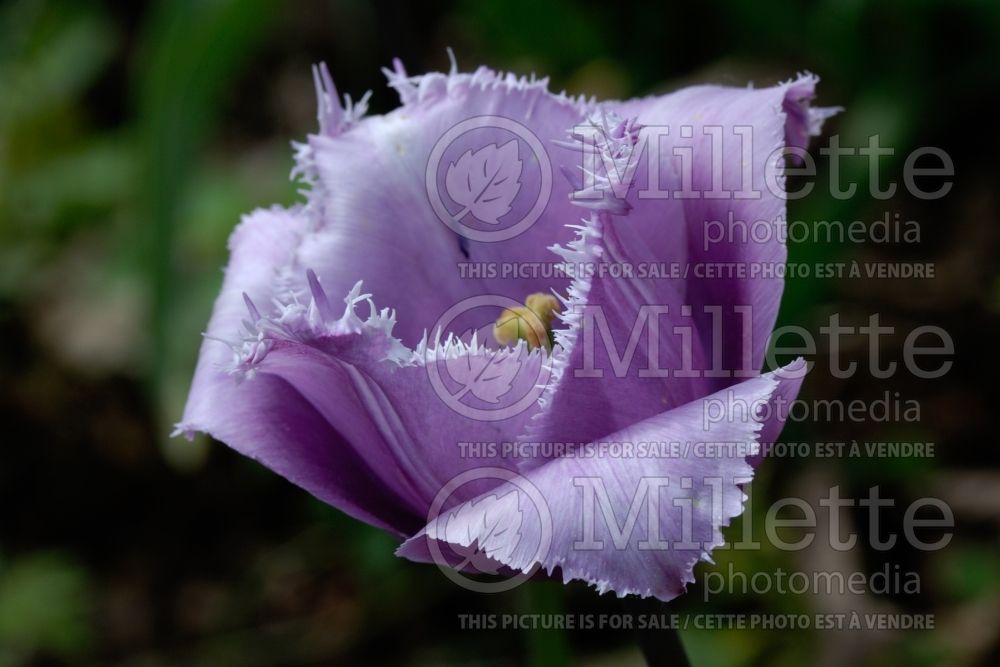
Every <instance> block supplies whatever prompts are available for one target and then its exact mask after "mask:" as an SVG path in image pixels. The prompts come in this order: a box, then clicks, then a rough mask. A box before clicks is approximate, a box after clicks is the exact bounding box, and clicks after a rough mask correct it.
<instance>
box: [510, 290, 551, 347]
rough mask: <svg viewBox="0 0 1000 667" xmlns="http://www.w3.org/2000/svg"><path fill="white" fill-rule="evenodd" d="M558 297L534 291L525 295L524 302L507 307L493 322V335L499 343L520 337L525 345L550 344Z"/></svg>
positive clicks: (547, 345)
mask: <svg viewBox="0 0 1000 667" xmlns="http://www.w3.org/2000/svg"><path fill="white" fill-rule="evenodd" d="M559 310H560V308H559V300H558V299H556V298H555V297H554V296H552V295H551V294H545V293H537V294H532V295H530V296H528V298H527V299H525V305H524V306H517V307H515V308H507V309H505V310H504V311H503V313H501V315H500V317H499V318H497V321H496V323H495V324H494V325H493V337H494V338H496V341H497V342H498V343H500V344H501V345H509V344H513V343H516V342H517V341H518V340H524V341H525V342H527V343H528V347H531V348H535V347H542V346H544V347H545V348H546V349H549V348H551V347H552V338H551V336H552V320H553V318H554V317H555V314H556V313H558V312H559Z"/></svg>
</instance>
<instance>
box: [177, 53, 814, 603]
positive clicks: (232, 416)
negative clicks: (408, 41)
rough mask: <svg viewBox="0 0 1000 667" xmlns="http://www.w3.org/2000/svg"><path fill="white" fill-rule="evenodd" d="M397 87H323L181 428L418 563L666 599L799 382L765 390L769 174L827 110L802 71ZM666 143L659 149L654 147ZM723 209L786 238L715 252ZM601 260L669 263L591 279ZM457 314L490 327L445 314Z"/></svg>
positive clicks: (243, 229)
mask: <svg viewBox="0 0 1000 667" xmlns="http://www.w3.org/2000/svg"><path fill="white" fill-rule="evenodd" d="M386 75H387V77H388V80H389V85H390V86H391V87H393V88H394V89H395V90H396V91H397V92H398V93H399V95H400V98H401V101H402V105H401V106H400V107H399V108H398V109H396V110H395V111H393V112H391V113H389V114H386V115H384V116H374V117H365V110H366V106H367V105H366V98H364V99H362V100H361V101H360V102H358V103H356V104H352V103H351V101H350V98H346V100H345V104H344V105H343V106H342V105H341V104H340V102H339V100H338V97H337V93H336V90H335V88H334V85H333V82H332V80H331V79H330V76H329V74H328V73H327V71H326V68H325V67H322V66H321V67H319V68H317V69H316V80H317V92H318V95H319V125H320V129H319V132H318V133H317V134H315V135H311V136H309V137H308V140H307V141H306V142H305V143H304V144H297V145H296V149H297V153H296V162H297V166H296V168H295V170H294V172H293V175H295V176H297V177H298V178H300V179H301V180H302V181H303V182H304V183H306V184H307V186H308V187H307V192H306V195H307V202H306V203H305V204H303V205H298V206H293V207H291V208H280V207H273V208H270V209H261V210H257V211H254V212H253V213H250V214H249V215H247V216H245V217H244V219H243V220H242V222H241V223H240V225H239V226H238V227H237V228H236V229H235V231H234V232H233V234H232V237H231V238H230V241H229V249H230V253H231V259H230V262H229V266H228V268H227V270H226V274H225V280H224V283H223V287H222V291H221V294H220V295H219V297H218V299H217V301H216V304H215V309H214V312H213V314H212V318H211V321H210V322H209V325H208V330H207V334H206V340H205V342H204V343H203V345H202V348H201V353H200V358H199V361H198V365H197V370H196V372H195V376H194V381H193V384H192V387H191V392H190V395H189V398H188V402H187V407H186V409H185V412H184V416H183V419H182V421H181V423H180V424H179V425H178V432H182V433H185V434H187V435H188V436H191V435H192V434H193V433H194V432H196V431H200V432H205V433H208V434H209V435H211V436H212V437H214V438H216V439H218V440H221V441H222V442H224V443H226V444H228V445H229V446H231V447H233V448H234V449H236V450H237V451H239V452H241V453H243V454H245V455H246V456H249V457H251V458H253V459H255V460H257V461H259V462H261V463H263V464H264V465H265V466H267V467H269V468H270V469H272V470H274V471H275V472H277V473H278V474H280V475H283V476H284V477H286V478H287V479H289V480H290V481H292V482H294V483H295V484H297V485H299V486H301V487H302V488H304V489H306V490H308V491H309V492H311V493H312V494H314V495H315V496H316V497H318V498H319V499H321V500H323V501H324V502H326V503H329V504H331V505H333V506H335V507H337V508H339V509H340V510H342V511H344V512H346V513H347V514H349V515H351V516H353V517H356V518H358V519H360V520H362V521H365V522H367V523H369V524H372V525H374V526H378V527H380V528H382V529H384V530H386V531H389V532H390V533H392V534H394V535H396V536H398V537H399V538H401V539H402V540H403V542H402V545H401V546H400V547H399V550H398V552H397V553H398V554H399V555H401V556H403V557H406V558H409V559H412V560H416V561H436V562H438V563H439V564H441V563H442V562H444V563H447V564H449V565H451V566H453V567H454V568H457V569H458V570H463V569H464V570H470V569H473V570H475V569H478V570H480V571H484V570H488V569H489V567H488V566H489V565H490V564H492V566H493V567H494V569H495V570H496V571H498V572H503V573H508V574H510V573H514V574H522V573H523V574H524V575H525V576H527V575H532V574H534V573H535V572H536V571H537V570H540V569H543V570H544V571H545V573H547V574H549V575H552V574H554V572H555V571H556V570H558V571H559V573H560V575H561V577H562V579H563V580H564V581H567V582H568V581H570V580H573V579H580V580H584V581H586V582H589V583H591V584H593V585H595V586H596V587H597V588H598V590H600V591H601V592H604V591H607V590H611V591H615V592H616V593H617V594H619V595H625V594H639V595H643V596H655V597H657V598H660V599H662V600H669V599H671V598H673V597H675V596H677V595H679V594H680V593H681V592H682V591H683V590H684V588H685V586H686V585H687V583H689V582H691V581H693V580H694V576H693V570H694V567H695V565H696V564H697V563H698V562H699V561H700V560H708V559H709V557H710V552H711V550H712V549H713V548H714V547H717V546H719V545H721V544H723V537H722V534H721V528H722V527H723V526H726V525H728V523H729V521H730V520H731V519H732V518H733V517H735V516H738V515H739V514H740V513H741V512H742V510H743V503H744V501H745V498H746V496H745V494H744V493H743V487H744V486H745V484H746V483H748V482H749V480H750V479H751V478H752V476H753V466H754V465H756V464H757V463H758V462H759V459H760V457H761V454H760V447H761V446H766V445H767V444H768V443H771V442H773V441H774V439H775V438H776V437H777V435H778V433H779V432H780V429H781V425H782V417H783V414H781V413H780V411H779V410H775V409H772V408H773V407H774V406H775V405H776V404H777V402H778V399H779V397H780V398H782V399H784V400H785V401H787V400H789V399H792V398H794V397H795V395H796V394H797V392H798V388H799V384H800V383H801V378H802V375H803V373H804V363H803V362H802V361H801V360H799V361H797V362H795V363H793V364H791V365H790V366H787V367H785V368H784V369H780V370H778V371H775V372H772V373H768V374H760V373H759V372H757V371H758V370H759V369H760V368H761V367H762V365H763V361H764V353H765V349H766V345H767V340H768V336H769V335H770V333H771V330H772V328H773V326H774V322H775V319H776V316H777V313H778V307H779V302H780V299H781V293H782V288H783V277H782V275H783V274H782V272H781V271H776V270H775V267H777V268H779V269H780V267H781V266H783V263H784V261H785V257H786V251H785V247H784V242H783V239H782V237H781V234H779V233H777V232H778V231H780V230H781V229H782V228H783V225H784V224H785V223H784V219H785V201H784V198H783V197H782V196H780V192H779V193H774V192H772V191H771V190H773V188H771V189H769V188H768V187H766V183H765V179H766V178H767V177H768V167H769V164H768V161H769V160H772V161H775V163H774V164H772V165H770V167H772V170H771V174H772V176H773V178H774V180H775V182H777V183H778V184H779V186H780V184H781V183H783V175H782V172H781V168H780V166H777V167H776V166H775V165H778V161H779V160H783V158H780V154H781V151H782V149H783V148H784V147H794V148H799V149H802V148H804V147H805V146H806V144H807V141H808V138H809V136H810V135H815V134H817V133H818V132H819V129H820V126H821V124H822V121H823V119H824V118H825V117H826V116H828V115H830V113H831V112H830V111H829V110H821V109H815V108H810V101H811V100H812V98H813V96H814V87H815V84H816V79H815V77H811V76H803V77H800V78H798V79H796V80H794V81H790V82H788V83H784V84H782V85H779V86H775V87H772V88H765V89H753V88H728V87H718V86H696V87H691V88H686V89H683V90H680V91H678V92H675V93H672V94H669V95H664V96H660V97H648V98H643V99H635V100H630V101H627V102H607V103H599V102H596V101H594V100H587V99H573V98H568V97H567V96H565V95H564V94H560V95H554V94H551V93H550V92H549V91H548V88H547V81H545V80H535V79H534V77H532V78H531V79H523V78H517V77H514V76H512V75H503V74H499V73H496V72H493V71H491V70H489V69H486V68H480V69H478V70H476V71H475V72H473V73H458V72H457V71H456V69H455V68H454V67H453V68H452V71H451V72H450V73H448V74H441V73H430V74H425V75H423V76H409V75H407V74H406V72H405V71H404V69H403V67H402V65H400V64H399V63H398V61H397V62H396V64H395V69H394V70H392V71H388V70H387V71H386ZM483 118H485V119H487V120H486V121H483V122H480V121H479V120H476V119H483ZM496 119H501V120H503V122H499V121H497V120H496ZM469 123H471V124H469ZM466 126H467V127H469V128H470V129H469V131H460V130H454V128H464V127H466ZM713 127H714V128H721V129H719V130H718V132H719V133H720V136H722V137H723V138H724V140H723V141H722V143H721V145H716V144H713V143H712V142H713V139H714V138H715V136H714V135H713V134H712V132H713V131H714V130H711V129H710V128H713ZM588 128H590V129H592V130H594V131H593V132H588V131H587V129H588ZM652 128H661V129H662V128H667V130H666V131H664V132H661V133H660V134H659V135H658V136H657V137H656V141H655V142H648V141H647V142H644V141H643V139H644V137H648V136H650V135H649V134H644V133H650V132H652V131H653V130H652ZM738 128H745V129H746V128H749V129H747V132H749V133H752V139H751V140H750V141H749V142H747V143H741V142H742V141H743V135H739V134H738V133H737V134H734V129H738ZM449 132H451V134H449ZM445 137H451V140H450V143H449V142H443V138H445ZM588 146H590V147H591V148H592V149H593V150H592V152H591V153H590V156H591V157H593V158H595V159H594V160H592V161H590V162H587V161H586V159H584V157H585V156H586V154H587V153H586V150H587V147H588ZM640 150H641V152H642V155H639V153H640ZM651 150H655V151H656V153H655V157H654V158H653V159H652V160H649V159H646V156H648V151H651ZM622 173H625V174H626V176H627V177H628V178H629V179H630V181H631V182H632V186H631V187H624V188H617V189H616V187H615V186H616V185H621V181H622ZM747 179H749V180H747ZM654 181H655V182H654ZM639 183H645V188H646V190H647V191H648V190H649V189H650V188H651V187H652V188H653V189H654V190H657V191H660V190H662V191H669V192H670V193H671V196H669V197H661V196H646V195H644V194H643V192H641V188H640V187H639V186H638V185H636V184H639ZM627 185H628V184H626V186H627ZM717 190H721V191H728V192H730V193H736V194H735V195H732V196H715V195H716V194H717V193H715V192H714V191H717ZM750 191H755V192H757V193H758V194H757V196H740V195H741V194H743V195H746V193H747V192H750ZM675 192H681V193H682V194H681V195H679V196H673V193H675ZM683 192H687V196H684V195H683ZM647 194H648V193H647ZM539 202H541V203H539ZM442 212H443V213H444V216H443V219H442ZM732 220H738V221H746V222H747V223H750V222H754V221H764V222H765V223H766V228H767V229H768V230H770V231H772V232H775V233H773V234H770V235H767V238H766V239H764V240H760V239H757V238H754V239H743V238H740V239H726V240H725V241H722V242H713V243H712V244H706V243H705V242H704V239H705V225H706V223H707V222H708V221H732ZM510 221H514V222H515V223H517V224H515V225H513V226H512V225H510V224H508V223H509V222H510ZM518 221H520V222H518ZM525 221H527V222H525ZM505 224H506V225H507V226H504V225H505ZM518 225H520V226H518ZM515 227H517V228H516V229H515ZM491 235H492V236H491ZM501 236H503V238H501ZM557 264H558V265H559V266H560V267H561V271H547V270H545V268H546V267H551V266H554V265H557ZM610 265H614V266H616V267H624V266H630V267H643V266H644V267H671V266H672V267H680V268H679V269H678V271H679V273H676V274H671V275H644V274H642V273H635V272H633V273H632V274H620V273H616V272H614V271H602V270H589V271H588V270H580V267H591V268H593V267H599V266H610ZM463 266H466V267H470V266H486V267H498V266H519V267H533V270H531V271H515V272H511V273H510V274H509V275H504V274H502V273H498V272H497V271H490V270H487V271H478V272H476V271H473V272H471V273H470V272H466V273H464V274H463V270H462V267H463ZM696 266H701V267H708V266H716V267H720V266H729V267H735V266H742V267H745V268H746V267H750V268H751V269H752V272H750V273H743V274H735V273H733V274H727V273H725V272H721V273H720V272H716V273H715V274H713V275H708V274H707V273H706V272H705V271H701V272H696V271H694V270H692V268H691V267H696ZM696 273H697V275H696ZM553 295H555V296H553ZM484 296H485V297H487V298H486V300H485V301H483V300H479V301H477V299H481V298H482V297H484ZM556 297H557V298H556ZM490 299H495V300H494V301H490ZM341 300H343V302H344V303H345V304H346V306H344V307H341V306H340V305H339V303H340V302H341ZM508 302H509V303H511V304H514V305H512V306H504V305H503V304H504V303H508ZM376 303H377V304H378V308H377V307H376V306H375V305H374V304H376ZM463 303H464V304H472V305H474V306H476V307H477V308H479V309H480V310H482V309H483V308H485V311H484V312H488V313H489V315H488V319H489V321H490V322H492V321H493V320H495V319H497V318H499V321H498V322H497V324H496V325H495V326H493V327H486V328H485V329H477V324H476V320H475V318H474V317H473V316H472V315H470V314H469V313H468V312H464V311H462V312H459V313H458V314H457V315H455V316H454V317H450V316H449V317H450V319H449V317H444V315H445V314H446V313H448V312H449V311H450V310H454V307H455V306H456V304H463ZM482 304H486V306H485V307H484V306H482ZM520 304H524V305H523V307H518V306H519V305H520ZM491 305H492V310H490V306H491ZM649 306H656V307H657V308H656V309H654V310H653V311H650V310H649V308H648V307H649ZM470 307H471V306H470ZM459 310H461V309H459ZM651 312H652V313H653V314H652V315H650V313H651ZM443 317H444V320H447V321H448V322H450V323H451V324H450V326H449V327H448V328H446V329H445V330H441V329H439V328H438V327H440V326H441V323H442V321H444V320H443V319H442V318H443ZM505 317H506V318H507V320H506V321H505V320H504V318H505ZM644 318H645V319H644ZM653 320H655V325H654V324H653ZM637 322H638V323H639V326H637V324H636V323H637ZM480 324H481V322H480ZM474 329H477V332H476V333H475V335H473V336H472V337H470V336H469V335H468V332H470V331H472V330H474ZM682 332H686V333H682ZM632 338H634V340H635V343H634V345H632V344H630V339H632ZM604 341H612V343H613V345H612V347H610V348H609V347H608V346H607V345H606V343H605V342H604ZM629 347H631V349H632V352H631V357H630V359H628V361H627V363H626V364H624V367H623V363H622V361H621V357H622V355H623V352H622V351H623V350H626V349H627V348H629ZM649 369H653V370H649ZM466 380H467V381H466ZM455 397H458V398H457V400H458V401H459V402H458V403H456V402H455V401H454V400H452V399H455ZM462 406H466V407H467V408H468V409H462ZM712 444H714V445H716V446H715V447H708V446H706V445H712ZM733 444H738V445H743V446H740V447H734V446H731V445H733ZM472 445H480V446H478V447H475V448H473V449H470V447H471V446H472ZM486 445H490V446H486ZM564 445H565V446H564ZM654 445H656V447H654ZM721 445H729V446H721ZM643 447H645V449H643ZM470 452H472V454H471V455H470ZM650 452H655V455H653V454H651V453H650ZM484 470H485V471H486V473H482V471H484ZM481 473H482V474H481ZM443 490H444V491H443ZM484 564H485V565H486V566H485V567H484Z"/></svg>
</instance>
